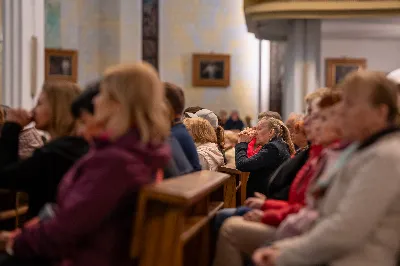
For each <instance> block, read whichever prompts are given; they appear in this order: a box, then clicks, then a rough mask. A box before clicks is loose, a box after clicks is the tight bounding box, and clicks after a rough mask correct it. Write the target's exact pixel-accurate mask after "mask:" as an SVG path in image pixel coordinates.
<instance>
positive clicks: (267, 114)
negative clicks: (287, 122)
mask: <svg viewBox="0 0 400 266" xmlns="http://www.w3.org/2000/svg"><path fill="white" fill-rule="evenodd" d="M270 117H272V118H275V119H278V120H281V121H282V117H281V115H280V114H279V113H278V112H274V111H266V112H262V113H259V114H258V120H261V119H263V118H270Z"/></svg>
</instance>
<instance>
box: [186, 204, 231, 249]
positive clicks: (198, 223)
mask: <svg viewBox="0 0 400 266" xmlns="http://www.w3.org/2000/svg"><path fill="white" fill-rule="evenodd" d="M223 206H224V202H212V203H211V206H210V208H209V210H208V214H207V215H204V216H194V217H189V218H188V219H187V220H186V222H185V225H184V230H183V234H182V235H181V237H180V238H181V241H182V242H183V243H185V242H186V241H188V240H189V239H191V237H192V236H193V235H195V234H196V233H197V232H198V231H199V230H200V229H201V228H203V226H204V225H206V224H207V222H208V221H209V220H211V219H212V218H213V217H214V216H215V214H216V213H217V211H219V210H220V209H222V207H223Z"/></svg>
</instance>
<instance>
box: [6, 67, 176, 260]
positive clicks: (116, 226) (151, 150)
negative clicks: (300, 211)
mask: <svg viewBox="0 0 400 266" xmlns="http://www.w3.org/2000/svg"><path fill="white" fill-rule="evenodd" d="M164 97H165V95H164V88H163V85H162V83H161V81H160V80H159V78H158V74H157V72H156V70H155V69H154V68H153V67H152V66H151V65H149V64H147V63H140V64H134V65H117V66H113V67H110V68H109V69H107V71H106V72H105V73H104V77H103V80H102V82H101V89H100V93H99V94H98V95H97V96H96V97H95V99H94V105H95V112H94V114H95V119H96V121H97V123H98V124H100V125H103V128H104V134H103V135H102V136H100V137H99V138H95V139H94V146H93V148H92V149H91V150H90V151H89V153H88V154H87V155H86V156H85V157H84V158H82V160H80V161H79V162H78V163H77V164H75V165H74V166H73V167H72V168H71V169H70V171H69V172H68V173H67V174H66V175H65V177H64V178H63V182H62V183H61V184H60V188H59V193H58V209H57V211H56V212H55V215H54V216H53V217H52V218H51V219H49V220H48V221H46V222H45V223H40V224H37V225H36V226H33V227H30V228H28V229H25V230H23V231H22V233H20V234H19V235H17V236H16V237H14V238H11V239H10V240H9V241H8V243H7V250H8V253H9V254H14V256H17V257H20V258H34V257H44V258H48V259H53V260H56V261H58V263H59V264H60V265H71V266H77V265H96V266H110V265H119V266H128V265H129V266H130V265H132V261H131V258H130V257H129V243H130V240H131V238H132V235H131V234H130V233H129V232H131V229H132V219H133V216H134V213H135V208H136V203H137V196H138V191H139V190H140V188H141V187H142V186H143V185H145V184H149V183H151V182H152V181H153V179H154V178H153V177H154V176H155V174H156V172H157V171H158V169H160V168H163V167H164V166H165V164H166V163H167V161H168V160H169V158H170V155H169V154H170V149H169V148H168V146H166V145H165V144H164V143H165V141H166V139H167V137H168V136H169V133H170V120H169V118H168V109H167V107H166V103H165V98H164Z"/></svg>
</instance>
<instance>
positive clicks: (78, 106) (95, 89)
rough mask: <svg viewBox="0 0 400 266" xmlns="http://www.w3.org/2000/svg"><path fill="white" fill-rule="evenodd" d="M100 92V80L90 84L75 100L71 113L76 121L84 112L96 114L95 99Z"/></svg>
mask: <svg viewBox="0 0 400 266" xmlns="http://www.w3.org/2000/svg"><path fill="white" fill-rule="evenodd" d="M99 92H100V80H98V81H95V82H93V83H90V84H89V85H88V86H86V89H85V90H84V91H83V92H82V93H81V95H79V96H78V98H76V99H75V101H74V102H73V103H72V105H71V112H72V115H73V116H74V117H75V119H77V118H79V117H80V116H81V114H82V111H86V112H88V113H90V114H94V105H93V98H94V97H95V96H96V95H97V94H98V93H99Z"/></svg>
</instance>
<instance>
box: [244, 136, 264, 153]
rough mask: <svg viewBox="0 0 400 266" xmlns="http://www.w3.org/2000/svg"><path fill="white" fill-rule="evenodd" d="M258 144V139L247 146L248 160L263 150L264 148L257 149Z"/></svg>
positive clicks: (254, 139)
mask: <svg viewBox="0 0 400 266" xmlns="http://www.w3.org/2000/svg"><path fill="white" fill-rule="evenodd" d="M256 142H257V139H256V138H253V139H252V140H251V141H250V142H249V145H247V158H250V157H252V156H254V155H256V154H257V153H258V152H259V151H260V150H261V148H262V146H261V145H260V146H258V147H256Z"/></svg>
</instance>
